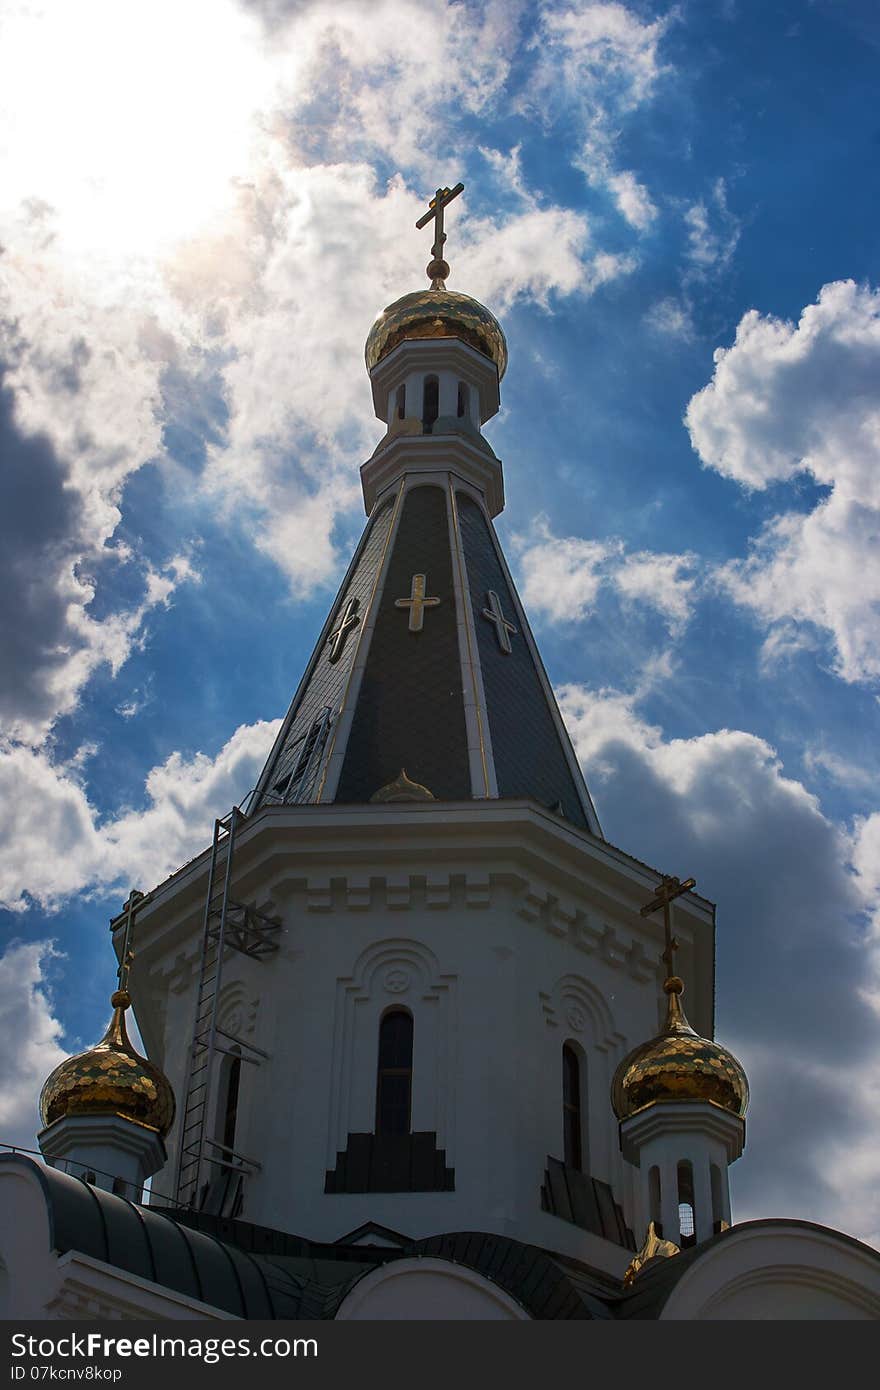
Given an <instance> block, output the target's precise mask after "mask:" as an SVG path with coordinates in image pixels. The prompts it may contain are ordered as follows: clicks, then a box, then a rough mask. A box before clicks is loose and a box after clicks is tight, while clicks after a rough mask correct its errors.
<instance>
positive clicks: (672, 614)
mask: <svg viewBox="0 0 880 1390" xmlns="http://www.w3.org/2000/svg"><path fill="white" fill-rule="evenodd" d="M695 564H696V559H695V557H694V556H693V555H658V554H655V553H654V552H652V551H647V550H641V551H638V552H634V553H633V554H631V555H627V556H626V557H625V558H624V559H623V561H622V563H621V564H620V565H619V566H618V567H617V569H616V570H615V571H614V575H613V582H614V584H615V585H616V587H617V589H618V590H619V591H620V593H621V594H622V595H623V597H624V598H625V599H628V600H629V601H630V602H639V603H646V604H648V606H649V607H651V608H656V610H657V611H658V613H662V614H663V616H664V617H665V619H666V622H667V625H668V627H669V631H670V633H672V634H673V635H677V634H679V633H681V632H682V631H683V630H684V628H685V627H686V626H687V624H688V622H689V620H690V616H691V610H692V607H693V601H694V591H695V588H696V580H695V578H694V577H693V574H692V571H693V569H694V566H695Z"/></svg>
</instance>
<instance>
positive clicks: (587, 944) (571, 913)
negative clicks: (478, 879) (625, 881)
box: [517, 887, 659, 982]
mask: <svg viewBox="0 0 880 1390" xmlns="http://www.w3.org/2000/svg"><path fill="white" fill-rule="evenodd" d="M517 916H519V917H521V918H522V919H523V920H524V921H526V922H534V923H535V924H536V925H537V926H540V927H542V928H543V929H544V931H546V932H548V933H549V934H550V935H551V936H556V937H560V938H565V937H568V938H570V940H571V941H572V943H573V944H574V945H575V946H576V947H577V948H578V950H580V951H583V952H584V954H585V955H594V954H595V955H598V956H599V957H600V958H601V959H602V960H603V961H604V963H605V964H606V965H610V966H612V967H613V968H614V969H619V970H625V971H626V972H627V974H628V975H631V976H632V978H633V979H634V980H639V981H640V982H643V981H646V980H653V979H656V977H657V970H658V968H659V967H658V965H657V964H656V963H655V962H652V961H650V960H649V959H648V957H647V956H646V954H645V950H644V947H643V946H642V943H641V942H640V941H636V940H632V941H628V942H627V941H623V940H621V938H620V937H619V935H618V933H617V931H616V929H615V928H614V927H611V926H608V925H604V926H600V925H599V924H598V923H597V922H596V921H595V919H593V918H591V917H590V916H589V915H588V914H587V913H586V912H584V911H583V910H582V909H581V908H576V907H574V906H573V905H571V906H570V905H568V904H563V903H562V902H560V900H559V898H557V897H555V896H554V894H552V893H548V892H546V891H544V890H537V889H535V888H531V887H530V888H527V889H526V890H525V891H524V892H523V894H522V897H521V899H520V905H519V907H518V909H517Z"/></svg>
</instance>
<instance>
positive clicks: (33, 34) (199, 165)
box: [0, 0, 274, 257]
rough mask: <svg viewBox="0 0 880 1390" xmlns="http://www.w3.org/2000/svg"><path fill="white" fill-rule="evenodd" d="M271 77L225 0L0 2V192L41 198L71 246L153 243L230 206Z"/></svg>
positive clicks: (93, 249)
mask: <svg viewBox="0 0 880 1390" xmlns="http://www.w3.org/2000/svg"><path fill="white" fill-rule="evenodd" d="M273 86H274V81H273V74H272V71H271V65H270V61H269V59H268V57H267V56H266V55H265V54H264V53H263V51H262V50H261V44H260V35H259V30H258V27H257V24H256V22H255V21H254V20H252V19H251V18H250V17H249V16H248V15H246V14H244V13H243V12H242V11H241V10H240V9H239V8H238V7H237V6H236V5H235V4H234V3H231V0H184V2H183V3H181V2H180V0H153V3H152V4H151V5H149V6H147V7H143V6H134V5H128V4H123V3H120V0H79V2H78V3H73V0H50V2H49V3H47V2H46V0H43V3H41V4H34V3H27V2H26V3H22V4H19V5H16V4H15V0H13V3H12V7H11V10H9V11H7V13H6V15H5V17H4V18H2V19H0V123H2V132H0V185H2V193H0V198H2V203H3V205H4V206H5V208H6V211H7V212H10V211H12V210H13V209H15V208H16V207H19V206H20V205H21V203H22V202H24V201H26V200H37V201H38V202H40V203H45V204H49V205H50V206H51V208H52V209H53V211H54V225H55V227H56V228H57V232H58V235H59V236H60V238H61V240H62V243H63V245H64V248H65V250H67V251H69V252H72V253H84V254H87V255H88V254H98V255H106V256H109V257H117V256H121V257H125V256H128V255H135V256H137V255H150V256H156V257H160V256H162V255H164V254H167V253H168V252H170V251H171V250H172V249H173V247H174V245H175V244H176V243H177V242H179V241H181V240H183V239H184V238H188V237H192V236H194V235H196V234H197V233H198V232H199V230H200V229H201V228H202V227H204V226H208V225H212V224H214V223H216V219H217V218H218V217H219V216H221V215H222V213H223V211H224V209H226V208H227V207H229V206H230V205H231V203H232V200H233V197H234V189H233V185H232V180H233V179H234V178H235V176H236V175H239V176H240V175H246V173H247V169H248V165H249V160H250V157H251V153H252V145H253V141H254V138H255V136H256V134H257V123H256V117H257V115H258V113H259V111H260V109H261V107H264V106H265V105H266V103H267V102H269V101H270V100H271V96H272V89H273Z"/></svg>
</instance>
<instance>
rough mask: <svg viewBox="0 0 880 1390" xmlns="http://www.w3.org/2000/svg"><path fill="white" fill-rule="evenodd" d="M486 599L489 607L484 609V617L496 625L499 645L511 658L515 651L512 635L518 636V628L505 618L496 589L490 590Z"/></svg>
mask: <svg viewBox="0 0 880 1390" xmlns="http://www.w3.org/2000/svg"><path fill="white" fill-rule="evenodd" d="M486 598H487V599H488V601H489V607H488V608H484V609H483V617H484V618H488V620H489V622H490V623H492V624H493V625H494V628H495V636H496V637H497V638H498V645H499V647H500V648H501V650H502V651H503V652H506V653H507V655H508V656H509V655H510V653H511V652H512V651H513V647H512V646H511V645H510V636H511V634H513V636H514V637H515V636H516V628H515V627H514V625H513V623H509V622H508V621H507V619H506V618H505V616H504V613H503V611H502V608H501V600H500V598H499V597H498V595H497V594H496V592H495V590H494V589H489V590H488V592H487V594H486Z"/></svg>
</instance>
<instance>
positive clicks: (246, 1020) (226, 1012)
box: [217, 980, 260, 1038]
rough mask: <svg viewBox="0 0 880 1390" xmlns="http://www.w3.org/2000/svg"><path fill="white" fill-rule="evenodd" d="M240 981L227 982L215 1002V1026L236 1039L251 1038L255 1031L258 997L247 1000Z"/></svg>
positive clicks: (247, 993) (242, 983)
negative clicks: (231, 1034)
mask: <svg viewBox="0 0 880 1390" xmlns="http://www.w3.org/2000/svg"><path fill="white" fill-rule="evenodd" d="M249 993H250V991H248V990H247V989H245V985H244V982H243V981H242V980H228V981H227V982H226V984H224V985H223V986H222V987H221V990H220V996H219V998H218V1000H217V1024H218V1026H219V1027H220V1028H222V1029H223V1030H224V1031H225V1032H227V1033H233V1034H234V1035H235V1037H237V1038H252V1037H253V1036H254V1032H255V1029H256V1022H257V1010H258V1009H259V1006H260V997H259V995H254V996H253V997H251V998H249V997H248V995H249Z"/></svg>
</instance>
